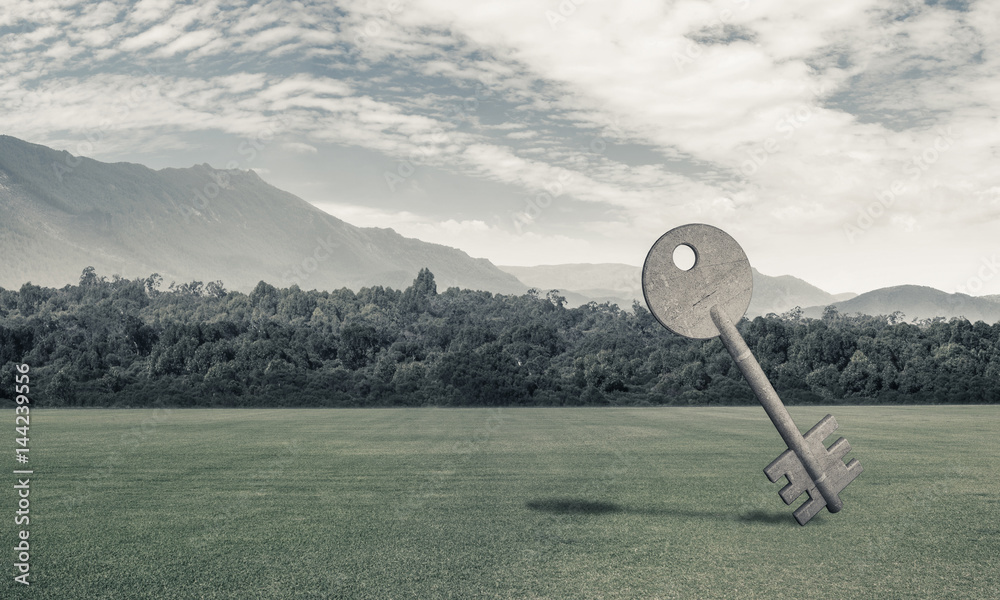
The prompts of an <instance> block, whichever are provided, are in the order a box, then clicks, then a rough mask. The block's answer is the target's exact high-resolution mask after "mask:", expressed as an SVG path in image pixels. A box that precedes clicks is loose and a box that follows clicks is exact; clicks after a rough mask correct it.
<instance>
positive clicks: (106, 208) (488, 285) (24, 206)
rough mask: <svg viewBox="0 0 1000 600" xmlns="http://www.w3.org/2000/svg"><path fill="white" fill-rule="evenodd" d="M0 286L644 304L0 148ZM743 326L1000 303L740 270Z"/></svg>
mask: <svg viewBox="0 0 1000 600" xmlns="http://www.w3.org/2000/svg"><path fill="white" fill-rule="evenodd" d="M0 258H2V261H0V286H2V287H7V288H15V289H16V288H19V287H20V286H21V285H22V284H23V283H25V282H27V281H31V282H32V283H34V284H36V285H46V286H52V287H61V286H63V285H66V284H67V283H75V282H76V281H77V280H78V279H79V277H80V273H81V271H82V270H83V269H84V267H87V266H93V267H95V268H96V270H97V272H98V274H101V275H108V276H110V275H112V274H119V275H122V276H123V277H126V278H134V277H147V276H149V275H150V274H152V273H159V274H160V275H161V276H162V277H163V279H164V281H165V282H167V283H169V282H171V281H175V282H177V283H178V284H181V283H187V282H190V281H195V280H198V281H203V282H208V281H214V280H222V281H223V283H224V284H225V285H226V286H227V287H228V288H229V289H236V290H242V291H248V290H250V289H251V288H252V287H253V286H254V285H256V284H257V282H258V281H261V280H264V281H267V282H268V283H271V284H273V285H276V286H279V287H287V286H289V285H292V284H293V283H294V284H298V285H299V286H300V287H302V288H303V289H314V288H316V289H327V290H329V289H337V288H341V287H348V288H352V289H355V290H356V289H359V288H361V287H364V286H372V285H385V286H390V287H393V288H396V289H402V288H405V287H407V286H408V285H409V284H410V283H411V282H412V281H413V279H414V277H415V276H416V274H417V272H418V271H419V270H420V269H421V268H422V267H428V268H430V270H431V271H432V272H433V273H434V276H435V279H436V281H437V284H438V287H439V288H440V289H444V288H447V287H451V286H458V287H462V288H470V289H482V290H489V291H491V292H494V293H509V294H519V293H523V292H525V291H526V290H527V289H528V287H529V286H530V287H534V288H537V289H538V290H539V291H540V292H541V293H542V294H544V293H546V292H548V291H549V290H552V289H557V290H559V293H560V294H561V295H563V296H565V297H566V299H567V301H568V304H569V305H570V306H579V305H582V304H586V303H588V302H591V301H596V302H599V303H602V302H611V303H615V304H618V305H619V306H620V307H621V308H622V309H625V310H628V309H630V308H631V306H632V303H633V301H635V300H638V301H639V302H640V303H641V304H643V305H644V304H645V301H644V300H643V295H642V274H641V271H642V270H641V268H640V267H635V266H632V265H625V264H614V263H611V264H566V265H542V266H534V267H514V266H503V267H497V266H495V265H493V264H492V263H491V262H490V261H488V260H485V259H476V258H472V257H470V256H469V255H468V254H466V253H464V252H462V251H461V250H457V249H455V248H450V247H447V246H442V245H439V244H430V243H427V242H423V241H420V240H416V239H412V238H406V237H403V236H401V235H399V234H397V233H396V232H395V231H393V230H391V229H380V228H361V227H355V226H353V225H351V224H349V223H346V222H344V221H342V220H340V219H337V218H336V217H333V216H331V215H329V214H327V213H325V212H323V211H321V210H319V209H318V208H316V207H314V206H312V205H311V204H309V203H308V202H305V201H304V200H302V199H300V198H298V197H296V196H294V195H292V194H289V193H288V192H284V191H282V190H279V189H277V188H275V187H274V186H271V185H269V184H267V183H266V182H264V181H263V180H262V179H261V178H260V177H258V176H257V174H256V173H254V172H253V171H241V170H220V169H214V168H212V167H210V166H208V165H196V166H193V167H190V168H186V169H161V170H159V171H154V170H152V169H149V168H147V167H144V166H142V165H138V164H131V163H115V164H108V163H102V162H99V161H96V160H91V159H89V158H82V157H75V156H72V155H70V154H69V153H67V152H61V151H57V150H53V149H51V148H47V147H45V146H40V145H37V144H31V143H28V142H24V141H22V140H19V139H16V138H13V137H9V136H0ZM753 282H754V294H753V300H752V302H751V304H750V308H749V309H748V310H747V315H748V316H749V317H755V316H759V315H765V314H768V313H777V314H781V313H784V312H787V311H788V310H790V309H792V308H794V307H796V306H799V307H802V308H803V312H804V315H805V316H808V317H820V316H822V314H823V308H824V307H826V306H829V305H833V306H835V307H836V308H837V310H838V311H839V312H840V313H842V314H852V313H864V314H871V315H880V314H881V315H890V314H892V313H894V312H896V311H901V312H902V313H904V314H905V318H906V320H908V321H911V320H913V319H915V318H931V317H938V316H941V317H946V318H948V317H953V316H964V317H966V318H968V319H970V320H972V321H975V320H980V319H981V320H985V321H988V322H996V321H1000V295H993V296H981V297H971V296H967V295H964V294H947V293H945V292H941V291H939V290H935V289H933V288H927V287H921V286H898V287H892V288H883V289H879V290H874V291H871V292H867V293H865V294H861V295H860V296H858V295H856V294H852V293H847V294H837V295H834V294H830V293H828V292H825V291H823V290H821V289H819V288H817V287H816V286H813V285H811V284H809V283H807V282H805V281H803V280H801V279H798V278H796V277H792V276H789V275H783V276H780V277H772V276H768V275H763V274H761V273H760V272H758V271H757V270H756V269H755V270H754V271H753Z"/></svg>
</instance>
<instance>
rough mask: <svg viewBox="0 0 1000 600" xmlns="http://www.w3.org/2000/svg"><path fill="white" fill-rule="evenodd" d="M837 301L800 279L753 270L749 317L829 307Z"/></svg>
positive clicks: (831, 295)
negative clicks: (812, 307) (815, 306)
mask: <svg viewBox="0 0 1000 600" xmlns="http://www.w3.org/2000/svg"><path fill="white" fill-rule="evenodd" d="M836 301H837V299H836V297H834V296H833V294H830V293H827V292H824V291H823V290H821V289H819V288H818V287H816V286H814V285H812V284H810V283H807V282H805V281H803V280H801V279H799V278H798V277H792V276H791V275H780V276H778V277H772V276H770V275H762V274H761V273H760V271H758V270H757V269H753V298H752V299H751V300H750V308H748V309H747V316H748V317H750V318H753V317H756V316H760V315H766V314H768V313H775V314H779V315H780V314H781V313H783V312H787V311H789V310H791V309H793V308H795V307H796V306H799V307H803V306H812V305H814V304H822V305H827V304H832V303H834V302H836Z"/></svg>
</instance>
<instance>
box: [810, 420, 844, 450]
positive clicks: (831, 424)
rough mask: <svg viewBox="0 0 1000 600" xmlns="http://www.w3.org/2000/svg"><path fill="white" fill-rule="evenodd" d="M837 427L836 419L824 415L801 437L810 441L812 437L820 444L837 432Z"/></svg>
mask: <svg viewBox="0 0 1000 600" xmlns="http://www.w3.org/2000/svg"><path fill="white" fill-rule="evenodd" d="M837 427H839V425H838V424H837V419H836V418H834V416H833V415H826V416H825V417H823V418H822V419H820V420H819V423H816V424H815V425H813V428H812V429H810V430H809V431H807V432H806V434H805V435H804V436H803V437H804V438H806V439H807V440H810V441H811V440H812V438H813V437H817V439H816V441H817V442H819V443H820V444H822V443H823V440H825V439H826V438H828V437H830V434H831V433H833V432H834V431H836V430H837ZM824 448H825V446H824Z"/></svg>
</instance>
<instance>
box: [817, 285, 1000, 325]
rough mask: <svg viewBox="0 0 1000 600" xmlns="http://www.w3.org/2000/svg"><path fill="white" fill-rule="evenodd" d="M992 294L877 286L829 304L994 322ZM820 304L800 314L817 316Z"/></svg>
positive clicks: (997, 313)
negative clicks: (855, 295) (979, 294)
mask: <svg viewBox="0 0 1000 600" xmlns="http://www.w3.org/2000/svg"><path fill="white" fill-rule="evenodd" d="M996 298H997V297H996V296H982V297H975V296H969V295H966V294H948V293H946V292H942V291H941V290H936V289H934V288H932V287H926V286H920V285H899V286H895V287H887V288H880V289H877V290H873V291H871V292H867V293H864V294H861V295H860V296H857V297H856V298H852V299H850V300H846V301H843V302H836V303H833V306H834V308H836V309H837V312H839V313H841V314H854V313H861V314H864V315H891V314H892V313H893V312H895V311H900V312H901V313H903V314H904V315H905V320H906V321H913V320H914V319H932V318H934V317H965V318H966V319H968V320H970V321H972V322H975V321H986V322H987V323H996V322H997V321H1000V301H997V299H996ZM824 308H825V307H824V306H810V307H808V308H804V310H803V316H806V317H812V318H819V317H821V316H822V315H823V310H824Z"/></svg>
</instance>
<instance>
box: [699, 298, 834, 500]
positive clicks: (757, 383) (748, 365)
mask: <svg viewBox="0 0 1000 600" xmlns="http://www.w3.org/2000/svg"><path fill="white" fill-rule="evenodd" d="M710 313H711V316H712V321H713V322H714V323H715V326H716V327H717V328H718V329H719V333H720V334H721V337H722V344H723V345H724V346H725V347H726V350H728V351H729V354H730V356H732V357H733V360H734V361H736V366H737V367H738V368H739V370H740V372H741V373H743V377H744V378H745V379H746V380H747V383H749V384H750V388H751V389H752V390H753V392H754V395H756V396H757V400H759V401H760V404H761V406H763V407H764V412H766V413H767V416H768V418H770V419H771V422H772V423H774V427H775V428H776V429H777V430H778V433H779V434H780V435H781V439H782V440H784V442H785V445H787V446H788V448H790V449H791V450H792V451H793V452H795V454H796V455H797V456H798V457H799V460H800V461H801V463H802V466H803V467H804V468H805V470H806V472H807V473H808V474H809V477H810V478H811V479H812V480H813V483H814V484H815V485H816V489H817V490H819V493H820V494H822V496H823V499H824V500H826V508H827V510H829V511H830V512H832V513H835V512H838V511H839V510H840V509H841V508H842V507H843V503H842V502H841V500H840V497H839V495H838V493H837V491H835V490H834V489H833V488H832V487H831V486H830V481H829V480H828V479H827V475H826V471H825V469H824V468H823V466H822V464H821V463H820V461H819V460H817V458H816V457H815V456H814V455H813V452H812V450H811V449H810V448H809V446H808V444H806V440H805V438H804V437H803V435H802V433H801V432H800V431H799V428H798V427H796V426H795V422H794V421H792V416H791V415H789V414H788V410H787V409H785V405H784V404H782V402H781V398H780V397H778V393H777V392H776V391H774V387H773V386H772V385H771V382H770V381H769V380H768V378H767V375H765V374H764V370H763V369H761V367H760V364H759V363H758V362H757V359H756V358H754V355H753V353H752V352H750V348H749V347H748V346H747V343H746V341H744V339H743V336H741V335H740V332H739V331H738V330H737V329H736V326H735V325H734V324H733V322H732V320H731V319H730V318H729V317H727V316H726V315H725V313H723V312H722V311H721V310H719V308H718V306H713V307H712V308H711V309H710Z"/></svg>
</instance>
